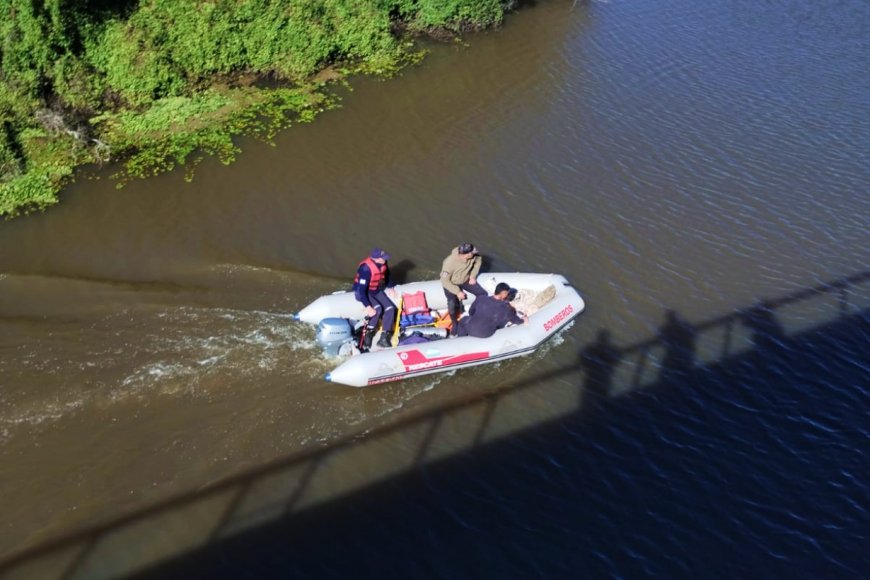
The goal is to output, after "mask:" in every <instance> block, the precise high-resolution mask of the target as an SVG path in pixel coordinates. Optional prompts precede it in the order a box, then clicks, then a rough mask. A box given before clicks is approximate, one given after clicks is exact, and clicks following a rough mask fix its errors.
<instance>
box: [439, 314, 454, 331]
mask: <svg viewBox="0 0 870 580" xmlns="http://www.w3.org/2000/svg"><path fill="white" fill-rule="evenodd" d="M435 328H446V329H447V330H450V329H451V328H453V319H452V318H450V313H448V312H445V313H444V314H442V315H441V316H440V317H439V318H438V320H436V321H435Z"/></svg>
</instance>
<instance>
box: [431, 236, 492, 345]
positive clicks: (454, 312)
mask: <svg viewBox="0 0 870 580" xmlns="http://www.w3.org/2000/svg"><path fill="white" fill-rule="evenodd" d="M482 262H483V260H482V259H481V257H480V256H479V255H478V252H477V248H475V247H474V244H472V243H471V242H464V243H462V244H459V245H458V246H457V247H455V248H453V250H452V251H451V252H450V255H449V256H447V257H446V258H444V262H442V264H441V285H442V286H443V287H444V295H445V296H447V312H448V313H449V314H450V320H451V321H452V322H453V326H452V330H451V332H452V333H453V334H455V333H456V329H457V326H458V322H459V314H460V313H461V312H462V301H463V300H465V297H466V294H465V293H466V292H471V293H472V294H474V295H475V296H477V297H478V298H479V297H481V296H486V290H484V289H483V288H481V287H480V286H479V285H478V283H477V274H478V273H480V266H481V264H482Z"/></svg>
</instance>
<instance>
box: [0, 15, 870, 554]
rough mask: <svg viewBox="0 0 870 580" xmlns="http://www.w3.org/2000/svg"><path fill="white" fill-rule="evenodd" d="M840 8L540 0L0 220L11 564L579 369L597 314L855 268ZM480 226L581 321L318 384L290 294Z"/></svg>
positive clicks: (753, 292)
mask: <svg viewBox="0 0 870 580" xmlns="http://www.w3.org/2000/svg"><path fill="white" fill-rule="evenodd" d="M838 4H839V7H838V8H837V9H836V10H835V9H831V10H822V9H821V8H820V7H816V3H814V2H809V1H801V0H793V1H785V0H783V1H778V2H772V3H762V4H759V3H757V2H748V1H741V2H736V3H725V4H724V5H723V4H722V3H715V2H709V1H706V0H705V1H701V2H689V1H687V0H665V1H663V2H652V1H645V0H637V1H629V0H613V1H612V2H603V1H601V2H595V1H592V2H580V3H572V2H567V1H554V2H542V3H538V4H536V5H534V6H532V7H528V8H524V9H522V10H521V11H520V12H518V13H516V14H513V15H510V16H509V17H508V19H507V22H506V25H505V26H504V28H503V29H501V30H499V31H493V32H486V33H481V34H477V35H472V36H469V37H468V38H467V39H466V44H465V45H460V44H456V45H452V44H451V45H436V46H433V47H432V52H431V54H430V55H429V56H428V57H427V58H426V59H425V60H424V62H423V63H422V65H420V66H417V67H414V68H411V69H408V70H406V71H404V72H403V74H402V75H401V76H400V77H399V78H396V79H392V80H388V81H380V80H374V79H354V80H353V81H352V83H351V84H352V87H353V90H352V91H343V92H342V97H343V100H342V103H343V105H342V107H341V108H339V109H336V110H333V111H329V112H326V113H324V114H323V115H321V116H320V117H319V118H318V119H317V120H316V121H315V122H314V123H312V124H309V125H304V126H296V127H292V128H290V129H289V130H286V131H283V132H281V133H280V134H279V135H277V137H276V138H275V142H274V146H270V145H268V144H264V143H260V142H256V141H251V140H248V139H239V143H240V145H241V147H242V149H243V153H242V154H241V155H240V156H239V158H238V160H237V162H236V163H234V164H232V165H229V166H223V165H221V164H220V163H219V162H217V161H215V160H206V161H205V162H204V163H203V164H202V165H201V166H200V167H199V168H198V169H197V171H196V174H195V178H194V180H193V181H192V182H190V183H188V182H186V181H185V180H184V174H183V171H175V172H172V173H169V174H166V175H160V176H157V177H154V178H151V179H148V180H143V181H136V182H133V183H130V184H129V185H127V186H126V187H124V188H123V189H116V188H115V183H114V182H113V181H112V180H110V179H108V176H109V175H110V174H111V173H112V171H113V168H104V169H101V170H95V171H93V172H85V173H86V175H83V177H82V178H80V179H79V180H78V181H77V182H76V183H75V184H73V185H71V186H69V187H68V188H67V189H66V190H65V191H64V192H63V194H62V202H61V203H60V204H59V205H57V206H56V207H53V208H51V209H50V210H49V211H47V212H45V213H43V214H37V215H31V216H27V217H24V218H20V219H16V220H12V221H8V222H4V223H0V488H2V493H0V513H2V514H3V517H2V519H0V555H3V554H7V553H9V552H10V551H12V550H15V549H19V548H22V547H24V546H28V545H34V544H36V543H39V542H40V541H43V540H45V539H47V538H51V537H55V536H58V535H62V534H64V533H66V532H67V531H69V530H74V529H76V528H79V527H81V526H84V525H90V524H94V523H96V522H101V521H105V520H107V519H111V518H112V517H116V516H118V515H119V514H123V513H126V512H128V511H130V510H134V509H138V508H141V507H143V506H147V505H149V504H152V503H154V502H157V501H160V500H163V499H166V498H170V497H172V496H173V495H175V494H178V493H182V492H188V491H190V490H195V489H197V488H199V487H201V486H203V485H206V484H209V483H212V482H215V481H218V480H220V479H221V478H224V477H227V476H230V475H233V474H239V473H244V472H245V471H246V470H249V469H252V468H255V467H256V466H258V465H261V464H263V463H266V462H268V461H272V460H275V459H278V458H281V457H286V456H289V455H291V454H293V453H296V452H298V451H299V450H304V449H310V448H314V447H326V446H328V445H329V443H330V442H331V441H334V440H336V439H338V438H341V437H344V436H346V435H348V434H352V433H358V432H363V431H365V430H367V429H371V428H376V427H380V426H384V425H388V424H389V423H391V422H393V421H396V420H397V419H400V418H402V417H403V416H405V415H406V414H409V413H414V412H420V411H421V410H425V409H427V408H431V407H436V406H438V405H442V404H444V403H447V402H450V401H453V400H455V399H456V398H457V397H467V396H469V395H472V396H474V395H481V396H483V395H485V394H487V393H491V392H495V391H497V390H499V389H503V388H505V387H506V386H509V385H510V384H511V382H512V381H531V382H535V381H541V382H545V383H546V382H549V383H552V385H554V386H558V385H559V384H560V382H569V383H570V382H571V381H573V379H572V377H571V376H568V377H566V376H564V375H558V376H555V377H554V376H552V375H551V374H548V372H549V371H552V370H553V369H560V368H565V367H570V366H571V365H573V364H574V363H575V361H576V360H577V356H578V353H579V352H580V351H582V350H583V349H584V348H585V347H586V346H587V345H589V344H590V343H592V342H593V341H595V340H596V337H600V336H601V334H600V333H601V331H606V332H607V336H608V337H609V339H610V340H611V341H612V342H613V343H614V344H616V345H620V346H628V345H632V344H635V343H639V342H642V341H645V340H648V339H650V338H652V337H655V336H656V335H657V333H658V332H659V330H660V328H661V327H662V325H663V324H664V323H665V322H666V320H667V318H668V316H669V314H668V313H669V312H670V313H676V314H677V315H678V316H679V317H680V318H681V319H683V320H685V321H689V322H691V323H693V324H701V323H703V322H704V321H706V320H711V319H714V318H716V317H718V316H724V315H727V314H729V313H732V312H734V311H735V310H737V309H741V308H747V307H750V306H752V305H754V304H756V303H758V302H759V301H760V300H764V299H775V298H777V297H781V296H787V295H790V294H792V293H795V292H799V291H801V290H802V289H805V288H811V287H814V286H816V285H818V284H821V283H823V282H826V281H832V280H837V279H840V278H842V277H845V276H850V275H854V274H856V273H860V272H864V271H866V270H867V269H868V267H870V234H868V231H870V189H868V183H870V80H868V78H870V77H868V75H867V71H868V70H870V44H868V37H870V35H868V33H867V32H868V22H870V15H868V12H870V10H868V7H867V5H866V4H864V3H862V2H857V1H853V2H840V3H838ZM91 173H93V175H91ZM465 240H470V241H472V242H474V243H475V244H476V245H477V246H478V247H479V248H480V249H481V251H482V253H483V255H484V256H485V258H486V268H487V269H489V270H492V271H530V272H557V273H561V274H564V275H565V276H566V277H567V278H568V279H569V280H571V281H572V282H573V283H574V284H575V286H576V287H577V288H578V289H579V290H580V292H581V294H582V295H583V297H584V299H585V300H586V302H587V311H586V312H585V313H584V314H583V315H582V316H581V317H580V318H578V319H577V320H576V321H575V323H574V324H573V326H572V327H571V328H569V329H568V330H566V331H564V332H563V333H562V334H561V335H560V336H559V337H558V338H557V339H556V340H555V341H553V342H551V343H549V344H548V345H547V346H546V347H545V348H544V349H543V350H542V351H540V352H538V353H536V354H534V355H532V356H531V357H525V358H522V359H518V360H513V361H508V362H505V363H502V364H499V365H497V366H485V367H482V368H481V367H478V368H476V369H467V370H461V371H458V372H455V373H451V374H445V375H431V376H429V377H421V378H418V379H414V380H410V381H407V382H399V383H392V384H386V385H381V386H376V387H371V388H366V389H352V388H349V387H343V386H340V385H333V384H330V383H327V382H325V381H324V380H323V375H324V374H325V373H326V372H328V371H329V370H330V365H329V363H328V362H327V361H324V360H323V358H322V357H321V356H320V354H319V352H318V349H317V348H316V347H315V344H314V342H313V332H312V329H311V328H309V327H307V326H305V325H303V324H301V323H298V322H294V321H293V320H292V316H291V315H292V313H293V312H295V311H297V310H299V309H300V308H301V307H303V306H304V305H306V304H307V303H308V302H310V301H311V300H313V299H314V298H316V297H317V296H319V295H321V294H325V293H329V292H333V291H336V290H343V289H347V288H348V287H349V283H350V281H351V278H352V276H353V273H354V271H355V268H356V265H357V263H358V261H359V260H360V259H361V258H362V257H363V256H364V255H365V254H366V253H367V252H368V251H369V250H370V248H371V247H372V246H381V247H384V248H387V249H388V250H389V251H390V252H391V253H392V255H393V259H392V261H391V264H392V267H393V272H394V276H396V277H398V278H399V279H400V280H406V281H411V280H422V279H428V278H431V277H433V276H435V275H436V274H437V271H438V269H439V266H440V263H441V260H442V259H443V257H444V256H446V255H447V253H448V252H449V251H450V249H451V248H452V247H453V246H455V245H456V244H457V243H459V242H461V241H465ZM855 298H856V299H857V300H859V301H863V307H865V308H866V306H867V303H870V293H868V291H867V286H866V285H865V286H864V287H863V289H859V290H858V292H857V294H856V296H855ZM824 316H825V313H824V312H822V311H821V307H819V308H816V307H814V306H812V307H808V308H804V309H802V310H800V311H799V312H795V313H793V315H791V316H789V317H787V316H785V315H783V317H782V319H781V320H780V322H781V324H782V325H783V326H784V327H785V330H786V331H787V332H792V331H798V330H800V329H801V328H805V327H808V326H811V325H813V324H814V323H815V322H816V321H818V320H822V319H823V318H824ZM707 350H709V351H710V352H707ZM714 350H715V348H714V347H712V346H711V347H710V348H709V349H707V347H706V346H705V344H704V342H703V341H701V342H700V343H699V344H698V357H699V359H700V360H707V359H709V360H712V359H714V358H715V353H714V352H713V351H714ZM577 372H578V373H579V372H580V371H579V370H578V371H577ZM618 380H619V379H617V384H616V385H615V386H614V390H615V391H619V390H620V389H622V390H628V389H630V388H631V385H629V384H628V383H625V384H619V383H618ZM523 412H524V411H523V409H522V408H517V409H516V410H515V413H516V414H518V417H517V419H522V417H521V416H522V414H523ZM355 467H356V466H353V465H350V466H348V467H347V469H348V470H353V469H355Z"/></svg>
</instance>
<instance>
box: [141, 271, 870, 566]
mask: <svg viewBox="0 0 870 580" xmlns="http://www.w3.org/2000/svg"><path fill="white" fill-rule="evenodd" d="M861 279H862V280H863V282H864V283H865V284H866V283H867V282H868V280H870V274H868V273H864V275H863V277H862V278H861ZM776 307H777V305H776V304H772V305H768V306H767V307H766V308H763V309H758V310H750V311H747V312H744V313H740V315H739V317H740V318H741V319H742V320H743V321H745V322H746V323H747V324H749V325H751V327H752V328H753V329H754V335H753V347H752V348H751V349H749V350H748V351H745V352H743V353H742V354H740V355H737V356H733V357H730V358H727V359H723V360H721V361H720V362H718V363H716V364H712V365H706V366H701V367H699V366H698V365H695V364H693V360H692V336H693V332H694V329H693V328H691V327H689V326H688V325H685V324H682V323H681V322H680V321H678V320H674V321H673V324H672V325H671V326H669V327H665V328H664V330H663V333H662V335H661V337H660V338H659V339H658V342H659V343H660V344H661V345H663V346H664V347H665V349H666V352H667V353H668V355H667V356H666V357H665V360H667V361H670V362H671V363H672V364H671V366H670V367H664V368H663V369H662V371H661V377H662V378H661V380H659V381H657V382H655V383H654V384H652V385H650V386H648V387H647V388H645V389H642V390H639V391H636V392H633V393H631V394H629V395H626V396H623V397H619V398H613V397H610V396H609V395H608V389H609V386H610V385H608V384H607V377H608V368H609V367H612V366H613V365H614V364H616V363H617V361H618V359H619V357H620V353H619V352H618V349H613V348H612V347H611V346H608V345H607V344H606V343H600V344H598V345H592V346H590V348H589V349H588V350H587V351H585V352H583V353H581V355H580V358H579V359H578V368H576V369H574V371H575V372H573V373H569V376H571V377H572V380H573V379H577V380H582V381H584V384H583V387H584V388H583V390H582V393H583V395H582V396H583V397H584V405H583V407H582V410H581V411H580V412H577V413H574V414H571V415H569V416H567V417H565V418H563V419H560V420H558V421H553V422H550V423H548V424H542V425H539V426H536V427H533V428H530V429H528V430H526V431H524V432H521V433H518V434H516V435H514V436H512V437H510V438H509V439H506V440H503V441H500V442H498V443H494V444H492V445H489V446H482V447H478V448H477V449H475V450H474V451H472V452H468V453H465V454H461V455H460V456H457V457H454V458H451V459H448V460H445V461H442V462H439V463H435V464H432V465H430V466H428V467H425V468H422V469H419V470H416V471H414V472H413V473H411V474H408V475H405V476H402V477H399V478H397V479H394V480H391V481H388V482H386V483H383V484H379V485H376V486H373V487H371V488H368V489H366V490H363V491H361V492H359V493H355V494H353V495H351V496H350V497H347V498H345V499H342V500H339V501H334V502H331V503H329V504H327V505H325V506H322V507H319V508H315V509H314V510H312V511H310V512H307V513H305V514H304V515H303V516H300V517H297V518H293V519H288V520H285V521H282V522H279V523H277V524H274V525H270V526H266V527H263V528H261V529H258V530H256V531H253V532H250V533H247V534H243V535H241V536H239V537H236V538H234V539H230V540H227V541H225V542H222V543H219V544H216V545H213V546H212V547H210V548H207V549H205V550H202V551H199V552H194V553H193V554H191V555H189V556H188V557H186V558H184V559H182V560H180V561H176V562H173V563H171V564H168V565H165V566H163V567H159V568H157V569H155V570H152V571H151V572H149V573H148V574H146V576H148V577H151V576H153V577H155V578H167V577H178V578H188V577H250V578H259V577H276V576H279V577H302V578H307V577H310V578H577V577H595V578H597V577H626V578H637V577H645V576H659V577H693V578H696V577H705V578H708V577H709V578H861V577H866V575H867V572H868V570H870V551H868V550H867V547H868V536H870V484H868V479H867V475H868V473H870V455H868V451H870V446H868V442H870V431H868V417H870V372H868V371H870V310H864V311H861V312H855V313H852V314H844V315H842V316H840V317H838V318H837V319H836V320H833V321H831V322H828V323H826V324H824V325H819V326H817V327H815V328H813V329H811V330H808V331H805V332H803V333H801V334H799V335H795V336H790V337H787V336H785V335H784V333H783V332H782V329H781V328H779V327H778V325H777V322H776V312H777V310H776ZM723 323H727V321H723ZM581 369H582V370H585V372H582V373H581V372H579V371H580V370H581Z"/></svg>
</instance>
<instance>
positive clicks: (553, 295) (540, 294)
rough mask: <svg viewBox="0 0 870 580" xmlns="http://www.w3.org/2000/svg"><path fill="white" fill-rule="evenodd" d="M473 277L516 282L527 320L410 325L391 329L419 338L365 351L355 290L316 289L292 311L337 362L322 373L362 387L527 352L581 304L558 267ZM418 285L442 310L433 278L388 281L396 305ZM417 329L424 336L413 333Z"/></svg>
mask: <svg viewBox="0 0 870 580" xmlns="http://www.w3.org/2000/svg"><path fill="white" fill-rule="evenodd" d="M477 282H478V284H480V285H481V286H482V287H483V288H484V289H485V290H486V291H487V293H488V294H492V293H493V290H494V289H495V286H496V284H498V283H499V282H505V283H507V284H509V285H510V286H511V287H512V288H513V289H514V290H516V294H515V296H514V297H513V298H512V300H511V304H512V305H513V306H514V308H515V309H516V310H517V311H518V312H520V313H521V314H526V315H527V316H528V317H529V318H528V321H527V322H526V323H525V324H521V325H515V326H508V327H506V328H502V329H500V330H497V331H496V332H495V334H493V335H492V336H491V337H489V338H475V337H472V336H463V337H451V338H446V334H447V333H446V330H440V329H438V328H437V327H436V326H433V325H430V324H414V325H408V326H406V327H403V328H401V329H400V330H399V332H398V333H396V335H397V337H401V336H408V335H409V334H413V335H415V336H416V337H417V338H418V341H417V342H414V343H413V344H402V342H403V341H401V340H400V342H399V344H398V345H395V346H391V347H387V348H378V347H376V346H373V347H372V349H371V350H369V351H368V352H360V351H359V349H358V348H357V344H358V332H359V330H360V329H361V328H362V326H363V324H364V323H363V317H364V316H365V312H364V308H363V306H362V304H360V303H359V302H357V301H356V300H355V299H354V295H353V292H337V293H335V294H329V295H326V296H321V297H320V298H318V299H316V300H315V301H314V302H312V303H311V304H309V305H308V306H306V307H305V308H303V309H302V310H300V311H299V312H298V313H296V314H295V315H294V318H295V319H296V320H299V321H301V322H305V323H308V324H311V325H316V327H317V342H318V343H319V344H320V345H321V347H323V349H324V353H325V354H326V355H327V356H329V357H331V358H334V359H335V360H336V362H337V363H339V364H338V366H337V367H336V368H335V369H334V370H333V371H332V372H330V373H329V374H327V375H326V377H325V378H326V380H327V381H332V382H335V383H341V384H344V385H349V386H352V387H365V386H368V385H375V384H379V383H385V382H389V381H396V380H400V379H406V378H410V377H417V376H421V375H427V374H431V373H438V372H444V371H449V370H454V369H459V368H465V367H470V366H475V365H481V364H486V363H493V362H498V361H502V360H506V359H509V358H513V357H517V356H523V355H527V354H531V353H532V352H534V351H535V350H536V349H537V348H538V347H540V346H541V345H542V344H543V343H544V342H546V341H547V340H548V339H549V338H551V337H552V336H553V335H555V334H556V333H558V332H559V331H560V330H561V329H563V328H564V327H565V326H567V325H568V324H569V323H570V322H571V321H572V320H574V318H575V317H577V316H578V315H579V314H580V313H581V312H583V309H584V308H585V304H584V302H583V299H582V298H581V297H580V294H579V293H578V292H577V290H576V289H575V288H574V287H573V286H571V284H570V283H569V282H568V280H566V279H565V278H564V277H563V276H561V275H558V274H528V273H486V274H481V275H480V276H478V279H477ZM420 292H422V293H423V296H425V302H426V304H427V306H428V308H429V309H430V312H431V314H432V315H433V316H432V318H433V319H437V318H438V316H439V315H443V314H444V312H445V311H446V309H447V298H446V297H445V296H444V291H443V289H442V287H441V283H440V281H438V280H431V281H424V282H411V283H408V284H402V285H397V286H394V287H392V288H388V289H387V293H388V295H390V298H391V299H392V300H393V302H394V303H395V304H396V305H397V307H398V308H399V309H400V311H401V309H402V307H401V306H400V305H401V304H404V303H405V300H406V299H407V298H408V297H411V296H417V297H420V294H419V293H420ZM467 294H468V298H466V300H465V303H464V305H465V306H466V310H467V307H468V306H470V304H471V303H472V302H473V301H474V295H472V294H470V293H467ZM402 318H403V319H405V320H412V319H411V318H409V317H402ZM439 330H440V332H439ZM439 334H440V335H443V336H444V338H442V337H441V336H439ZM420 337H424V339H425V340H422V341H421V340H419V338H420ZM375 339H377V337H375Z"/></svg>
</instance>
